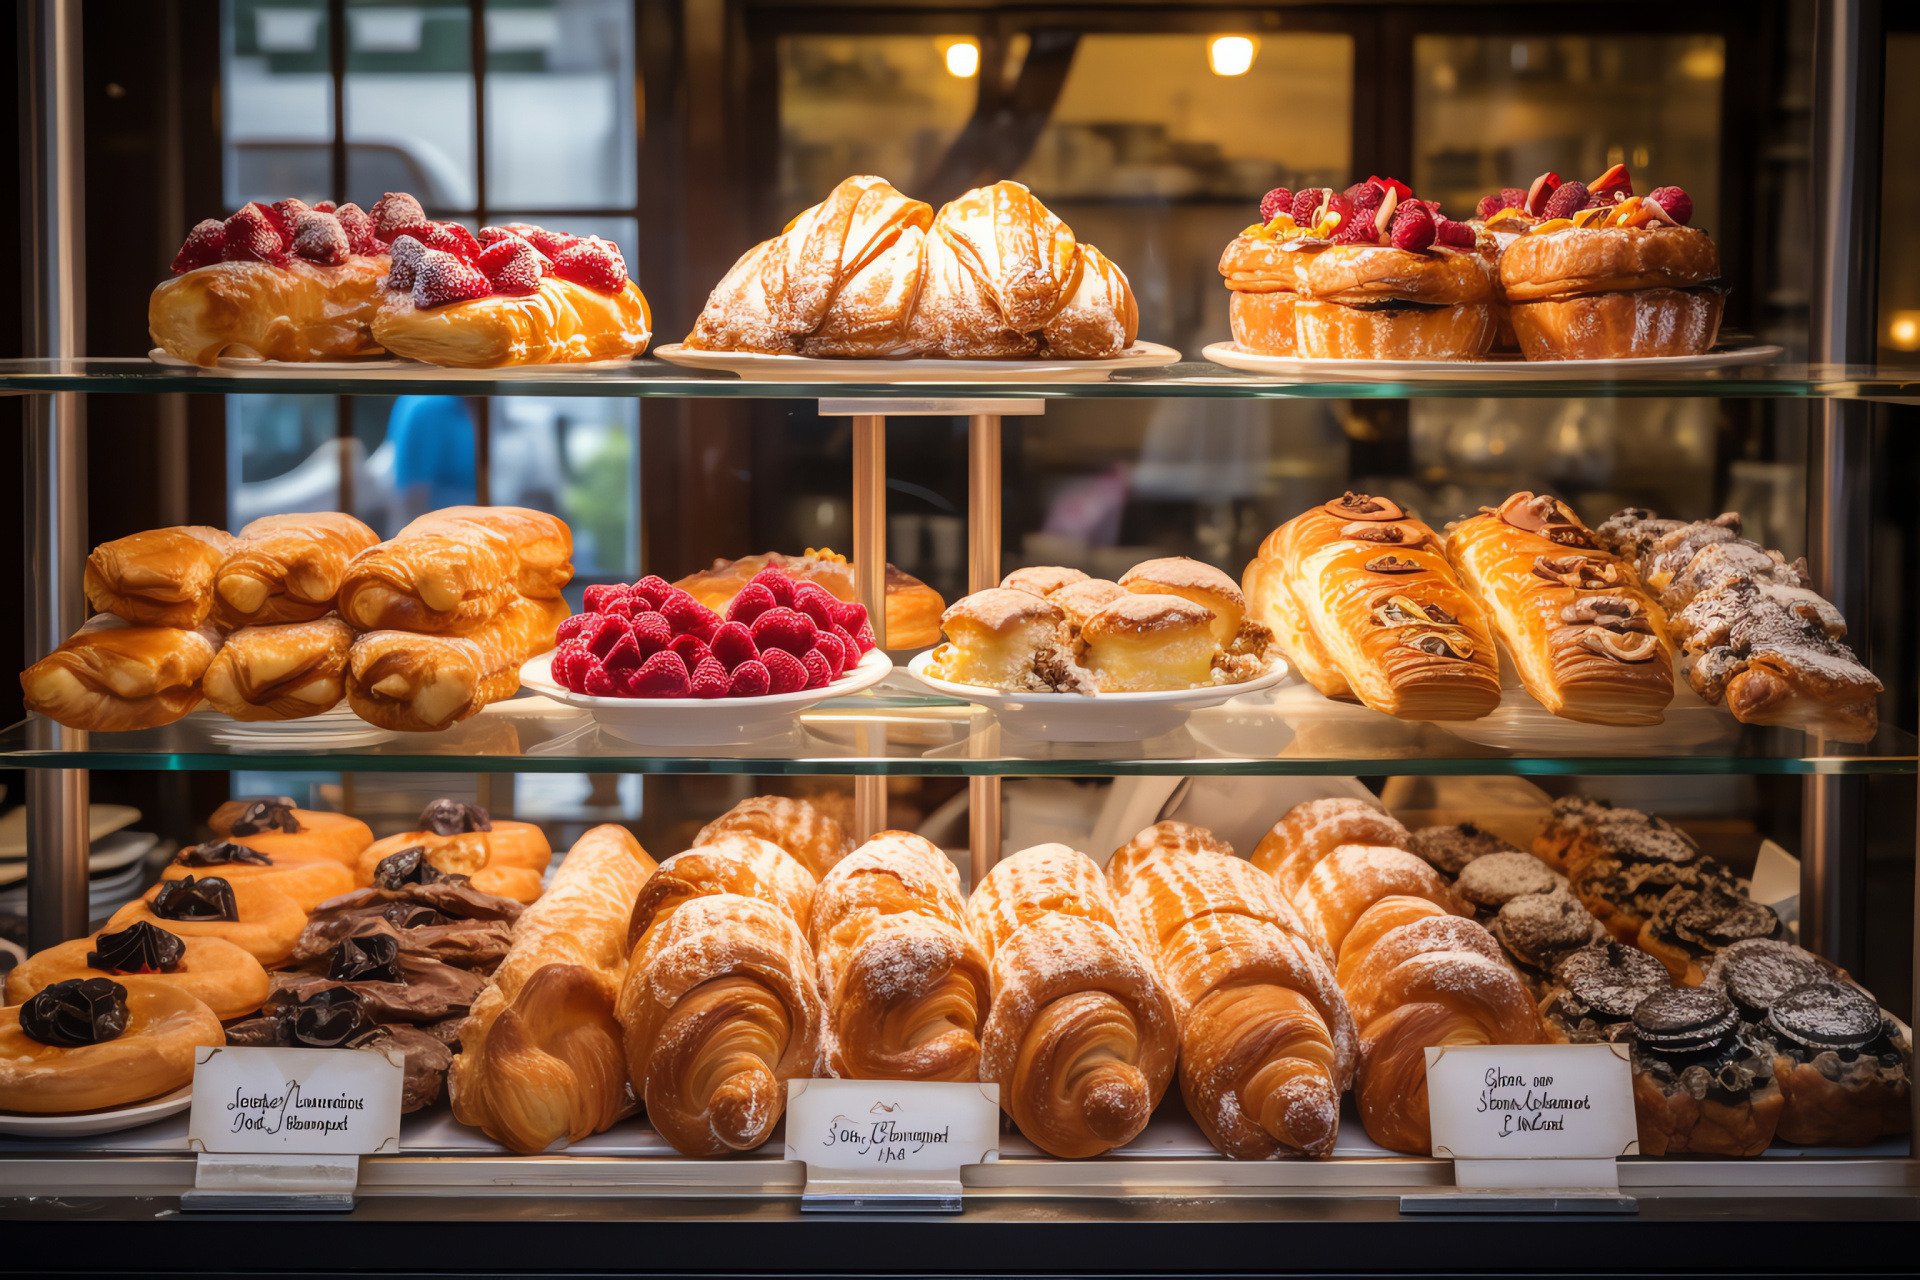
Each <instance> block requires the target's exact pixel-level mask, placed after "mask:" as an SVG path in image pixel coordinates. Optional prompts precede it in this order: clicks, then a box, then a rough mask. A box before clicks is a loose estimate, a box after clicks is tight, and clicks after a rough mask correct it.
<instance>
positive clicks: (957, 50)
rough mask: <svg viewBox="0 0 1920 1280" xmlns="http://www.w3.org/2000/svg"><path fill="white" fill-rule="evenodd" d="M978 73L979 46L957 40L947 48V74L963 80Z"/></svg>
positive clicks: (967, 41)
mask: <svg viewBox="0 0 1920 1280" xmlns="http://www.w3.org/2000/svg"><path fill="white" fill-rule="evenodd" d="M979 71H980V46H979V45H977V44H975V43H974V42H973V41H971V40H959V41H955V42H954V43H953V44H950V45H948V46H947V72H948V74H950V75H955V76H958V77H960V79H962V80H965V79H968V78H969V77H971V76H974V75H976V74H978V73H979Z"/></svg>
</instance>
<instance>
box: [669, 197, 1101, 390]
mask: <svg viewBox="0 0 1920 1280" xmlns="http://www.w3.org/2000/svg"><path fill="white" fill-rule="evenodd" d="M1138 329H1139V311H1138V308H1137V306H1136V304H1135V302H1134V297H1133V290H1132V288H1131V286H1129V285H1128V283H1127V278H1126V276H1125V275H1124V274H1122V272H1121V271H1120V269H1119V268H1118V267H1116V266H1114V265H1113V263H1111V262H1110V261H1108V260H1107V259H1106V258H1105V257H1104V256H1103V255H1102V254H1101V253H1100V251H1099V250H1098V249H1095V248H1094V247H1093V246H1091V245H1086V244H1081V243H1080V242H1079V241H1077V240H1076V239H1075V238H1074V235H1073V232H1072V231H1071V230H1070V229H1069V228H1068V227H1067V226H1066V224H1065V223H1063V222H1061V221H1060V220H1059V219H1058V218H1057V217H1055V216H1054V215H1053V213H1052V212H1051V211H1049V210H1048V209H1047V207H1046V206H1045V205H1043V204H1041V203H1040V201H1039V200H1038V199H1036V198H1035V197H1034V195H1033V193H1032V192H1030V191H1028V190H1027V189H1026V188H1025V187H1023V186H1021V185H1020V184H1019V183H1017V182H998V183H995V184H994V185H992V186H990V187H979V188H976V189H975V190H972V191H969V192H967V193H966V194H965V195H963V196H961V197H960V198H959V199H958V200H955V201H953V202H952V203H951V204H949V205H946V206H945V207H944V208H942V209H941V210H940V212H939V213H938V214H937V215H936V214H935V213H934V212H933V210H932V208H931V207H930V206H928V205H926V204H923V203H921V202H920V201H918V200H913V199H909V198H908V197H907V196H904V195H902V194H901V193H900V192H898V191H896V190H894V189H893V188H892V187H891V186H889V185H888V184H887V183H886V182H885V181H884V180H883V179H880V178H875V177H854V178H848V179H847V180H846V181H844V182H842V183H841V184H840V185H839V186H837V187H835V188H834V189H833V191H832V193H830V194H829V195H828V196H827V198H826V199H825V200H823V201H821V202H820V203H819V204H817V205H814V206H813V207H812V208H810V209H808V210H806V211H805V212H804V213H802V214H801V215H800V216H799V217H797V218H795V219H794V220H793V221H792V222H791V223H789V224H787V227H786V229H785V230H784V231H782V232H781V234H780V235H779V236H777V237H775V238H774V239H772V240H768V241H765V242H764V243H762V244H759V245H757V246H755V247H754V248H753V249H750V250H748V251H747V253H746V254H745V255H744V256H743V257H742V258H741V259H740V260H739V261H738V262H736V263H735V264H734V265H733V268H732V270H730V271H728V272H727V274H726V276H725V277H724V278H723V279H722V280H721V281H720V283H719V284H718V285H716V286H715V287H714V290H713V293H712V295H711V296H710V297H709V298H708V299H707V304H706V307H705V308H704V309H703V310H702V311H701V313H700V317H699V319H698V321H696V322H695V324H694V329H693V332H692V333H690V334H689V335H687V345H688V346H689V347H692V348H695V349H698V350H707V351H757V352H766V353H771V354H777V355H806V356H868V357H873V356H945V357H951V358H959V359H1008V358H1021V357H1051V358H1055V359H1099V358H1102V357H1107V356H1112V355H1116V354H1118V353H1119V352H1121V351H1124V350H1126V348H1127V347H1129V346H1131V345H1132V343H1133V339H1134V335H1135V333H1136V332H1137V331H1138Z"/></svg>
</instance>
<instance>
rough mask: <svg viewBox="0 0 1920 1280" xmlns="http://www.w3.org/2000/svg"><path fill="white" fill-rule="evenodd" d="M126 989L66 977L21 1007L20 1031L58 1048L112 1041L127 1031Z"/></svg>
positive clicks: (106, 981) (102, 981)
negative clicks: (63, 980)
mask: <svg viewBox="0 0 1920 1280" xmlns="http://www.w3.org/2000/svg"><path fill="white" fill-rule="evenodd" d="M130 1017H131V1015H130V1014H129V1013H128V1012H127V989H126V988H125V987H123V986H121V985H120V984H119V983H117V982H115V981H114V980H113V979H111V978H68V979H67V980H66V981H65V982H56V983H53V984H52V985H51V986H48V987H46V988H44V989H43V990H42V991H41V992H40V994H38V995H36V996H34V997H33V999H31V1000H29V1001H27V1002H26V1003H25V1004H23V1005H21V1006H20V1030H21V1031H22V1032H23V1033H24V1034H25V1035H26V1036H27V1037H28V1038H29V1039H32V1040H38V1041H39V1042H40V1043H41V1044H50V1045H53V1046H54V1047H55V1048H59V1049H77V1048H79V1047H80V1046H81V1045H88V1044H99V1043H100V1042H101V1041H103V1040H111V1039H113V1038H114V1037H116V1036H118V1035H119V1034H120V1033H122V1032H123V1031H125V1030H126V1029H127V1022H128V1019H129V1018H130Z"/></svg>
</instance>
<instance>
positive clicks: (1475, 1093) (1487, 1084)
mask: <svg viewBox="0 0 1920 1280" xmlns="http://www.w3.org/2000/svg"><path fill="white" fill-rule="evenodd" d="M1627 1057H1628V1053H1627V1046H1625V1045H1618V1044H1528V1045H1473V1046H1457V1047H1439V1048H1429V1049H1428V1050H1427V1105H1428V1110H1429V1112H1430V1114H1431V1115H1432V1117H1433V1154H1434V1155H1436V1156H1443V1157H1451V1158H1453V1159H1455V1160H1543V1159H1544V1160H1612V1159H1614V1158H1615V1157H1617V1156H1623V1155H1635V1154H1638V1152H1639V1150H1640V1144H1639V1138H1638V1130H1637V1128H1636V1127H1635V1125H1634V1118H1633V1071H1632V1068H1631V1067H1630V1066H1629V1065H1628V1061H1627ZM1541 1185H1553V1184H1551V1183H1542V1184H1541Z"/></svg>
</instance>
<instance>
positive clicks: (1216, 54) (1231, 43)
mask: <svg viewBox="0 0 1920 1280" xmlns="http://www.w3.org/2000/svg"><path fill="white" fill-rule="evenodd" d="M1256 47H1257V46H1256V45H1255V44H1254V41H1253V37H1252V36H1215V37H1214V38H1213V39H1212V41H1211V42H1209V43H1208V45H1207V65H1208V66H1209V67H1212V68H1213V74H1215V75H1217V76H1243V75H1245V74H1247V71H1248V69H1249V68H1250V67H1252V66H1253V54H1254V49H1255V48H1256Z"/></svg>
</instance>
